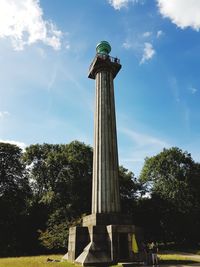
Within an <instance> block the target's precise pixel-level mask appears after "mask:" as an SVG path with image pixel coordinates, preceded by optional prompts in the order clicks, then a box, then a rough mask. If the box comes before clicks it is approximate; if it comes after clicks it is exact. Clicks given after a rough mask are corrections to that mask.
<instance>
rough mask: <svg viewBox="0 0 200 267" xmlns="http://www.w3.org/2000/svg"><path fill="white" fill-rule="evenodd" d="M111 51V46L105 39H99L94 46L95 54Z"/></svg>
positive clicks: (106, 53) (105, 53)
mask: <svg viewBox="0 0 200 267" xmlns="http://www.w3.org/2000/svg"><path fill="white" fill-rule="evenodd" d="M110 51H111V46H110V44H109V43H108V42H107V41H101V42H100V43H99V44H98V45H97V46H96V52H97V54H104V55H108V54H109V53H110Z"/></svg>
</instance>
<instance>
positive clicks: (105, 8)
mask: <svg viewBox="0 0 200 267" xmlns="http://www.w3.org/2000/svg"><path fill="white" fill-rule="evenodd" d="M199 14H200V2H199V0H190V1H188V0H173V1H169V0H151V1H150V0H76V1H75V0H74V1H69V0H68V1H67V0H59V1H53V0H40V1H39V0H0V141H4V142H8V141H9V142H13V143H17V144H19V145H20V146H22V147H24V146H27V145H30V144H34V143H44V142H46V143H69V142H70V141H72V140H75V139H77V140H80V141H83V142H85V143H86V144H90V145H92V144H93V112H94V89H95V83H94V81H93V80H90V79H88V78H87V73H88V68H89V65H90V63H91V61H92V60H93V58H94V56H95V47H96V44H97V43H98V42H99V41H101V40H107V41H109V42H110V44H111V46H112V51H111V55H113V56H117V57H119V58H120V60H121V64H122V69H121V71H120V72H119V74H118V76H117V77H116V79H115V100H116V113H117V130H118V148H119V160H120V164H123V165H124V166H125V167H127V168H128V169H129V170H131V171H133V172H134V173H135V174H136V175H138V174H139V172H140V170H141V167H142V166H143V163H144V158H145V157H146V156H152V155H155V154H157V153H159V152H160V151H161V150H162V149H163V148H164V147H166V148H167V147H171V146H178V147H180V148H182V149H183V150H187V151H188V152H190V153H191V154H192V157H193V158H194V159H195V160H196V161H199V158H200V152H199V147H200V105H199V102H200V101H199V100H200V91H199V90H200V75H199V69H200V53H199V51H200V35H199V29H200V16H199Z"/></svg>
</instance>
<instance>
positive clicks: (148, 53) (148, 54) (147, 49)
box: [140, 43, 156, 64]
mask: <svg viewBox="0 0 200 267" xmlns="http://www.w3.org/2000/svg"><path fill="white" fill-rule="evenodd" d="M155 53H156V51H155V49H154V48H153V45H152V44H151V43H145V44H144V50H143V55H142V59H141V61H140V64H143V63H145V62H146V61H148V60H150V59H152V58H153V56H154V55H155Z"/></svg>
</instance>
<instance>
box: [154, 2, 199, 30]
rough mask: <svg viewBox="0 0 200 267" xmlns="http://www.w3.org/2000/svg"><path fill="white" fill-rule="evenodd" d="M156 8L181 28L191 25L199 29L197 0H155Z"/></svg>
mask: <svg viewBox="0 0 200 267" xmlns="http://www.w3.org/2000/svg"><path fill="white" fill-rule="evenodd" d="M157 3H158V8H159V10H160V13H161V14H162V16H163V17H166V18H169V19H170V20H171V21H172V22H173V23H174V24H176V25H177V26H178V27H180V28H181V29H184V28H186V27H191V28H193V29H195V30H197V31H198V30H199V29H200V16H199V14H200V1H199V0H173V1H169V0H157Z"/></svg>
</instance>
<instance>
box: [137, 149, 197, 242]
mask: <svg viewBox="0 0 200 267" xmlns="http://www.w3.org/2000/svg"><path fill="white" fill-rule="evenodd" d="M140 181H141V182H142V183H143V184H144V185H145V186H146V189H147V192H148V194H150V195H151V198H150V200H149V201H146V203H147V204H148V203H150V202H151V205H154V208H155V210H156V211H157V225H158V224H159V226H158V228H159V227H160V229H161V230H162V238H163V239H168V240H171V241H172V240H173V241H176V240H178V241H182V242H184V241H186V240H187V241H188V240H190V241H191V242H193V241H194V242H195V241H196V240H198V239H199V235H198V234H197V229H198V228H199V226H200V225H199V224H200V222H199V219H200V216H199V214H200V194H199V192H200V168H199V164H198V163H196V162H194V160H193V159H192V157H191V155H190V154H189V153H188V152H183V151H182V150H181V149H179V148H177V147H172V148H170V149H164V150H163V151H162V152H161V153H159V154H158V155H156V156H153V157H151V158H146V160H145V164H144V167H143V169H142V172H141V175H140ZM147 206H148V205H147ZM149 208H152V206H151V207H150V206H149ZM154 217H155V213H154Z"/></svg>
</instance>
